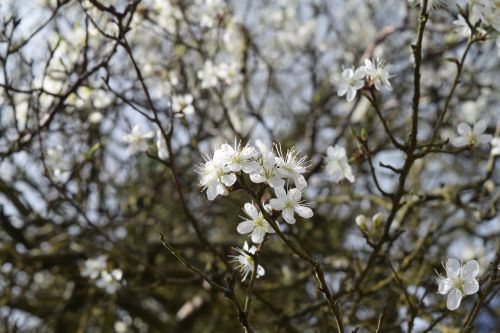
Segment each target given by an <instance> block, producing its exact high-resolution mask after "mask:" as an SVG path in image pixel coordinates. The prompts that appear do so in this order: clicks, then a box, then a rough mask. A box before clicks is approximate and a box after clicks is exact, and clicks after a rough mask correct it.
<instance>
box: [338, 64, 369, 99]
mask: <svg viewBox="0 0 500 333" xmlns="http://www.w3.org/2000/svg"><path fill="white" fill-rule="evenodd" d="M364 77H365V71H364V69H363V68H358V69H356V70H353V69H352V68H348V69H344V71H343V72H342V75H341V77H340V83H339V88H338V90H337V95H339V96H344V95H346V97H347V101H348V102H351V101H352V100H353V99H354V97H356V94H357V92H358V90H359V89H361V88H363V87H364V85H365V80H364Z"/></svg>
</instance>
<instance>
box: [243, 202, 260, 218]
mask: <svg viewBox="0 0 500 333" xmlns="http://www.w3.org/2000/svg"><path fill="white" fill-rule="evenodd" d="M243 210H244V211H245V213H247V215H248V216H250V217H251V218H252V219H255V218H256V217H257V216H259V211H258V210H257V208H256V207H255V206H254V205H253V204H252V203H250V202H247V203H245V205H244V206H243Z"/></svg>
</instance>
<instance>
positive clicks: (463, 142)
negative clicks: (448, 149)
mask: <svg viewBox="0 0 500 333" xmlns="http://www.w3.org/2000/svg"><path fill="white" fill-rule="evenodd" d="M487 128H488V122H487V121H486V120H485V119H481V120H479V121H478V122H477V123H475V124H474V127H472V128H471V126H470V125H469V124H466V123H460V124H458V126H457V132H458V134H459V136H457V137H455V138H453V139H451V144H452V145H454V146H455V147H464V146H467V145H469V146H475V145H476V144H478V143H480V144H486V143H488V142H490V141H491V138H492V136H491V135H489V134H485V133H484V131H486V129H487Z"/></svg>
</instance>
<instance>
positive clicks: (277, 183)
mask: <svg viewBox="0 0 500 333" xmlns="http://www.w3.org/2000/svg"><path fill="white" fill-rule="evenodd" d="M250 179H251V180H252V182H254V183H257V184H260V183H264V182H266V183H267V184H269V186H271V187H273V188H277V187H283V186H285V181H284V180H283V179H282V178H281V177H280V176H279V175H278V171H277V165H276V156H275V155H274V153H273V152H272V151H270V150H267V151H263V152H262V153H261V157H260V167H259V169H258V170H257V171H256V172H254V173H251V174H250Z"/></svg>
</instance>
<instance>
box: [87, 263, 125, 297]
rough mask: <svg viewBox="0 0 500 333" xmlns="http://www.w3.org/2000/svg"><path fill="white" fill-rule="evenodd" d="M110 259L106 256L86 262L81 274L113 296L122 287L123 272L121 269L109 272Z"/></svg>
mask: <svg viewBox="0 0 500 333" xmlns="http://www.w3.org/2000/svg"><path fill="white" fill-rule="evenodd" d="M107 259H108V257H107V256H105V255H101V256H98V257H96V258H90V259H87V260H85V263H84V265H83V267H82V268H81V271H80V274H81V275H82V276H83V277H87V278H89V279H91V280H94V281H95V285H96V286H97V287H98V288H101V289H104V290H105V291H106V293H108V294H110V295H112V294H114V293H116V291H117V290H118V289H119V288H120V287H121V283H123V281H122V277H123V272H122V270H121V269H119V268H115V269H113V270H111V271H110V270H108V264H107Z"/></svg>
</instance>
